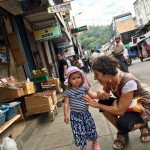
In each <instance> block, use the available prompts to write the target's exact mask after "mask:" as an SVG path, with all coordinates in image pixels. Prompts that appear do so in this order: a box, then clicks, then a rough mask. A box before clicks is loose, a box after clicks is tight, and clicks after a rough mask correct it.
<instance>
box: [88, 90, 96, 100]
mask: <svg viewBox="0 0 150 150" xmlns="http://www.w3.org/2000/svg"><path fill="white" fill-rule="evenodd" d="M87 95H88V96H90V97H91V98H93V99H97V93H95V92H93V91H91V90H89V91H88V92H87Z"/></svg>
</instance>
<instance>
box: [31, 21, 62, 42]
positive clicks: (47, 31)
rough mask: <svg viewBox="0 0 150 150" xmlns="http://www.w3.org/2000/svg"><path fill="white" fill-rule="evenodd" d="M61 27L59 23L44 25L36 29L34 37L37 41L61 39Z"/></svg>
mask: <svg viewBox="0 0 150 150" xmlns="http://www.w3.org/2000/svg"><path fill="white" fill-rule="evenodd" d="M61 36H62V33H61V29H60V25H59V23H58V22H57V21H54V22H47V23H45V24H42V25H38V26H36V27H35V29H34V37H35V40H36V41H41V40H49V39H54V38H58V37H61Z"/></svg>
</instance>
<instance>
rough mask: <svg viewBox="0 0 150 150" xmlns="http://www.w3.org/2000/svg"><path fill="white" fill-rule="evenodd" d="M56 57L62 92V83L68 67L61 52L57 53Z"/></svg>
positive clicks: (64, 86)
mask: <svg viewBox="0 0 150 150" xmlns="http://www.w3.org/2000/svg"><path fill="white" fill-rule="evenodd" d="M57 57H58V72H59V79H60V82H61V87H62V89H63V92H64V91H65V89H66V85H65V84H64V82H65V79H66V70H67V68H68V64H67V61H66V60H65V59H64V58H63V56H62V55H61V54H58V55H57Z"/></svg>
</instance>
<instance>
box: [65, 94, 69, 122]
mask: <svg viewBox="0 0 150 150" xmlns="http://www.w3.org/2000/svg"><path fill="white" fill-rule="evenodd" d="M68 111H69V98H68V97H64V121H65V123H67V124H68V123H69V116H68Z"/></svg>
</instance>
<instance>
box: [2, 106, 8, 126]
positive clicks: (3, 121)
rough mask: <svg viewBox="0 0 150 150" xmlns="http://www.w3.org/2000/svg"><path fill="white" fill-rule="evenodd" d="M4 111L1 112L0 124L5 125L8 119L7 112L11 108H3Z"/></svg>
mask: <svg viewBox="0 0 150 150" xmlns="http://www.w3.org/2000/svg"><path fill="white" fill-rule="evenodd" d="M0 110H1V111H2V112H0V126H1V125H3V124H4V123H5V121H6V113H7V111H8V110H9V109H7V108H1V109H0Z"/></svg>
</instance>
